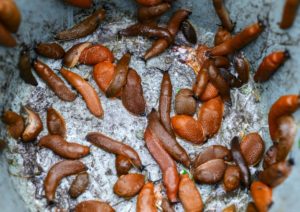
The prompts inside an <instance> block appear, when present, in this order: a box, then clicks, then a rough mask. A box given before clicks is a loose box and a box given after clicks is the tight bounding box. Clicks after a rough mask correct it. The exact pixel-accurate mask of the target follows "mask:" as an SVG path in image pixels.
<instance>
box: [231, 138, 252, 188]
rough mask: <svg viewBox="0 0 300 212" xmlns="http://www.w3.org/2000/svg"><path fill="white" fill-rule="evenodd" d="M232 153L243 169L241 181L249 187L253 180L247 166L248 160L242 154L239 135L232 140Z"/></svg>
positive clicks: (241, 169)
mask: <svg viewBox="0 0 300 212" xmlns="http://www.w3.org/2000/svg"><path fill="white" fill-rule="evenodd" d="M231 155H232V158H233V160H234V161H235V163H236V164H237V165H238V167H239V168H240V171H241V181H242V183H243V186H245V187H246V188H249V186H250V182H251V176H250V171H249V168H248V166H247V163H246V160H245V158H244V157H243V155H242V152H241V148H240V142H239V138H238V137H234V138H233V139H232V140H231Z"/></svg>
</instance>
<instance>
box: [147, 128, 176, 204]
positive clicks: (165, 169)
mask: <svg viewBox="0 0 300 212" xmlns="http://www.w3.org/2000/svg"><path fill="white" fill-rule="evenodd" d="M144 140H145V142H146V146H147V148H148V150H149V152H150V153H151V155H152V157H153V158H154V159H155V161H156V162H157V163H158V165H159V167H160V169H161V171H162V173H163V183H164V185H165V187H166V190H167V196H168V199H169V200H170V201H171V202H176V201H177V192H178V186H179V175H178V172H177V168H176V163H175V162H174V160H173V159H172V158H171V157H170V156H169V154H168V153H167V152H166V150H164V148H163V147H162V145H161V144H160V143H161V142H160V141H159V139H158V137H157V136H155V134H153V132H152V131H151V129H150V128H149V126H148V127H147V128H146V131H145V133H144Z"/></svg>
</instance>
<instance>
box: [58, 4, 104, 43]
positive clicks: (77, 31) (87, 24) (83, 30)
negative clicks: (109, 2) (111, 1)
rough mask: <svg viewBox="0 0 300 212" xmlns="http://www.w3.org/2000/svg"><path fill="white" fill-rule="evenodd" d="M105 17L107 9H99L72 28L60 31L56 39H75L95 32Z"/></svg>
mask: <svg viewBox="0 0 300 212" xmlns="http://www.w3.org/2000/svg"><path fill="white" fill-rule="evenodd" d="M104 18H105V10H103V9H98V10H97V11H96V12H95V13H93V14H92V15H90V16H89V17H87V18H86V19H84V20H83V21H81V22H80V23H78V24H76V25H75V26H73V27H72V28H70V29H67V30H65V31H62V32H59V33H58V34H57V35H56V39H58V40H73V39H77V38H82V37H85V36H87V35H89V34H91V33H93V32H94V31H95V30H96V29H97V27H98V26H99V24H100V22H101V21H102V20H103V19H104Z"/></svg>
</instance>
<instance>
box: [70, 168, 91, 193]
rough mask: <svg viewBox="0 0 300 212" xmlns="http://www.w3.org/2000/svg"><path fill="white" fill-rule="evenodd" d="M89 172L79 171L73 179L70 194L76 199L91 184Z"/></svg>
mask: <svg viewBox="0 0 300 212" xmlns="http://www.w3.org/2000/svg"><path fill="white" fill-rule="evenodd" d="M89 182H90V180H89V174H88V173H87V172H82V173H79V174H78V175H77V176H76V178H75V179H74V180H73V182H72V184H71V187H70V189H69V194H70V196H71V197H72V198H73V199H75V198H77V197H79V196H80V195H81V194H83V193H84V192H85V191H86V189H87V187H88V185H89Z"/></svg>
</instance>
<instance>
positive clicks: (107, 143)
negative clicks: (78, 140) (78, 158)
mask: <svg viewBox="0 0 300 212" xmlns="http://www.w3.org/2000/svg"><path fill="white" fill-rule="evenodd" d="M86 140H87V141H89V142H91V143H92V144H94V145H95V146H97V147H99V148H101V149H103V150H105V151H107V152H111V153H114V154H117V155H123V156H125V157H127V158H129V159H130V160H131V162H132V163H133V164H134V165H135V166H136V167H138V168H141V167H142V162H141V160H140V157H139V155H138V154H137V152H136V151H135V150H134V149H133V148H131V147H130V146H128V145H126V144H123V143H121V142H118V141H115V140H113V139H111V138H109V137H107V136H105V135H103V134H101V133H96V132H94V133H89V134H88V135H87V136H86Z"/></svg>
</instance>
